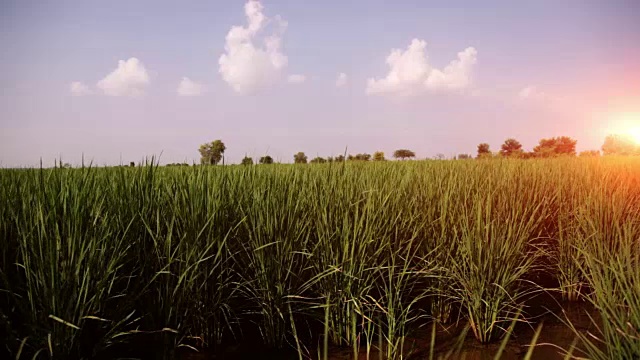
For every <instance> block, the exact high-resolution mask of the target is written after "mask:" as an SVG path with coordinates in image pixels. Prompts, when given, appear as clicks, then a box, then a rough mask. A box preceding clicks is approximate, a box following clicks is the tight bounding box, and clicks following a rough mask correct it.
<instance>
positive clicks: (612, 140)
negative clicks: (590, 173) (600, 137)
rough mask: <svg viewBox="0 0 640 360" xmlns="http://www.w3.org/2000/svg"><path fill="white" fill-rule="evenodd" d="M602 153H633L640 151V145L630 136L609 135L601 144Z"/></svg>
mask: <svg viewBox="0 0 640 360" xmlns="http://www.w3.org/2000/svg"><path fill="white" fill-rule="evenodd" d="M602 153H603V154H604V155H634V154H638V153H640V147H639V146H638V145H637V144H636V142H635V141H634V140H633V139H632V138H631V137H630V136H624V135H609V136H607V137H606V138H605V139H604V144H602Z"/></svg>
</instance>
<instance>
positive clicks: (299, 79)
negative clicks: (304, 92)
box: [287, 74, 307, 84]
mask: <svg viewBox="0 0 640 360" xmlns="http://www.w3.org/2000/svg"><path fill="white" fill-rule="evenodd" d="M306 80H307V77H306V76H304V75H300V74H292V75H289V77H288V78H287V81H288V82H290V83H291V84H301V83H303V82H305V81H306Z"/></svg>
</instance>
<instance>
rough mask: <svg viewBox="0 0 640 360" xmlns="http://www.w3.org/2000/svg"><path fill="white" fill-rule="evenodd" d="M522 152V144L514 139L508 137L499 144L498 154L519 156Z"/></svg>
mask: <svg viewBox="0 0 640 360" xmlns="http://www.w3.org/2000/svg"><path fill="white" fill-rule="evenodd" d="M522 154H523V151H522V144H520V142H519V141H518V140H516V139H513V138H509V139H507V140H505V141H504V143H503V144H502V145H501V146H500V155H502V156H506V157H511V156H513V157H519V156H521V155H522Z"/></svg>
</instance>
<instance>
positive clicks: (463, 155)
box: [457, 154, 473, 160]
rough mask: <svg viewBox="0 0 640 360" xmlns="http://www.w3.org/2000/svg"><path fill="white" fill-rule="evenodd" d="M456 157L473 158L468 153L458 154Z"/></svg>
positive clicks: (462, 158)
mask: <svg viewBox="0 0 640 360" xmlns="http://www.w3.org/2000/svg"><path fill="white" fill-rule="evenodd" d="M457 159H458V160H468V159H473V156H471V155H470V154H458V156H457Z"/></svg>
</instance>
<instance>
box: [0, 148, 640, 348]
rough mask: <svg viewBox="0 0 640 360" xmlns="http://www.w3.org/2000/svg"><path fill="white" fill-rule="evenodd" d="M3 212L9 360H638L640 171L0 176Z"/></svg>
mask: <svg viewBox="0 0 640 360" xmlns="http://www.w3.org/2000/svg"><path fill="white" fill-rule="evenodd" d="M0 199H2V201H1V202H0V241H1V242H2V243H1V246H0V305H1V307H0V326H1V327H0V335H2V337H3V339H4V340H3V341H2V343H6V346H3V348H2V351H3V352H8V353H9V354H10V355H11V356H12V357H13V358H15V357H19V358H32V357H33V356H34V355H37V358H41V359H44V358H49V357H53V358H60V359H69V358H71V359H73V358H111V357H115V356H120V357H125V356H126V357H139V358H161V357H167V358H172V357H176V356H179V354H185V353H190V352H193V351H195V350H196V349H207V353H208V354H214V355H215V354H217V357H218V358H220V357H221V356H222V355H221V354H230V353H231V354H233V349H236V351H237V352H240V350H242V349H243V348H247V347H251V348H253V349H282V350H279V352H277V353H278V354H292V358H298V357H301V358H311V359H324V358H329V357H333V358H338V357H340V356H342V357H341V358H345V359H353V358H355V357H358V356H359V357H360V358H367V357H370V358H371V359H379V358H381V359H406V358H411V356H412V354H413V356H414V358H421V359H422V358H431V357H433V358H437V357H444V356H446V355H447V352H448V351H449V350H455V349H456V347H459V348H460V351H463V350H464V349H467V350H469V347H473V346H483V347H485V346H486V348H491V349H493V350H492V351H493V353H495V352H499V351H501V350H500V349H501V348H502V347H501V344H505V345H508V344H516V343H518V342H520V343H521V342H522V341H523V340H522V338H520V339H519V338H518V335H519V334H525V333H528V334H529V335H527V336H528V337H527V340H526V341H525V344H524V345H526V344H528V343H532V344H533V343H540V342H550V341H552V340H554V339H553V337H551V338H550V337H549V336H547V337H545V327H541V328H539V327H538V326H539V325H540V324H541V323H542V322H541V321H540V320H541V319H547V322H549V323H553V321H551V320H552V319H555V322H554V324H552V325H550V326H551V327H560V326H561V327H563V328H564V329H568V331H570V332H569V334H571V336H570V337H569V339H568V340H567V341H566V342H565V343H562V344H558V345H559V346H562V347H566V350H570V349H569V348H572V347H571V344H574V345H575V349H573V348H572V349H573V350H572V351H573V355H574V356H575V355H580V356H584V357H588V358H593V359H633V358H635V359H638V358H639V357H640V158H634V157H627V158H623V157H621V158H616V157H603V158H558V159H546V160H542V159H541V160H486V161H485V160H464V161H406V162H357V161H354V162H345V163H332V164H319V165H259V166H196V167H171V168H168V167H157V166H145V167H136V168H83V169H44V170H39V169H29V170H26V169H25V170H0ZM571 307H574V308H575V307H577V308H579V310H580V311H582V310H584V309H590V310H589V312H588V313H587V314H591V316H592V317H593V318H588V317H586V321H585V316H586V315H584V313H581V314H582V315H580V316H582V320H580V321H581V322H582V323H580V324H578V322H580V321H578V320H575V319H576V317H575V316H574V317H571V316H568V317H565V315H564V314H563V313H562V312H561V311H560V310H561V309H562V308H571ZM546 310H549V311H554V312H555V316H554V315H550V314H546V315H545V312H546ZM578 317H579V316H578ZM443 329H449V330H450V331H449V333H450V334H451V336H450V338H451V339H448V340H447V339H444V338H445V337H446V336H444V335H446V334H444V333H445V331H444V330H443ZM538 329H541V332H540V334H541V335H540V338H539V339H541V340H540V341H538V339H537V338H536V336H535V334H536V331H537V330H538ZM585 329H589V331H590V332H589V333H587V332H586V331H585ZM434 330H436V331H434ZM443 334H444V335H443ZM465 334H466V338H465V337H464V335H465ZM505 334H507V337H505ZM432 335H433V337H432ZM574 335H575V336H577V339H578V340H577V341H576V342H575V343H574V342H573V338H574V337H575V336H574ZM522 336H525V335H522ZM456 339H457V340H456ZM529 339H530V340H529ZM458 340H460V341H458ZM416 343H418V345H415V344H416ZM465 343H466V344H468V345H464V344H465ZM473 343H476V344H490V345H473ZM459 344H462V345H461V346H458V345H459ZM469 344H470V345H469ZM443 346H444V347H446V349H443ZM508 346H512V345H508ZM522 348H523V349H524V350H523V351H522V352H521V353H518V354H517V355H514V356H518V358H522V357H526V356H527V355H530V354H527V351H528V350H527V349H528V348H527V347H522ZM230 349H231V350H230ZM261 351H262V350H261ZM508 353H509V351H505V352H504V354H505V355H508ZM214 355H211V356H214ZM284 356H285V355H280V357H279V358H284ZM227 358H233V355H227ZM469 358H473V357H472V356H470V357H469ZM534 358H535V356H534ZM546 358H547V359H548V357H546Z"/></svg>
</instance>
